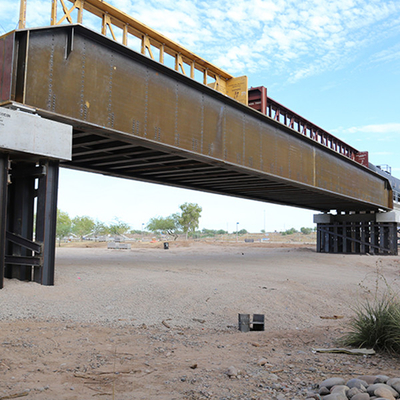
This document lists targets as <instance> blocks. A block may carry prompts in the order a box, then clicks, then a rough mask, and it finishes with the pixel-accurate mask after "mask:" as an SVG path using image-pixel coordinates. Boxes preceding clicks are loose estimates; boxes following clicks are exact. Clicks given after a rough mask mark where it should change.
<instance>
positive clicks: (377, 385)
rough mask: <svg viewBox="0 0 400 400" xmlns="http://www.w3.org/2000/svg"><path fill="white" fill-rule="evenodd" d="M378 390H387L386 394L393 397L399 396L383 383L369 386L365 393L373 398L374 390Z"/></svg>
mask: <svg viewBox="0 0 400 400" xmlns="http://www.w3.org/2000/svg"><path fill="white" fill-rule="evenodd" d="M379 388H383V389H387V390H388V393H391V394H392V396H393V397H398V396H399V394H398V393H397V392H396V390H394V389H393V388H392V387H391V386H389V385H386V384H385V383H374V384H373V385H369V386H368V388H367V392H368V394H369V395H370V396H375V395H376V390H377V389H379ZM381 397H382V396H381Z"/></svg>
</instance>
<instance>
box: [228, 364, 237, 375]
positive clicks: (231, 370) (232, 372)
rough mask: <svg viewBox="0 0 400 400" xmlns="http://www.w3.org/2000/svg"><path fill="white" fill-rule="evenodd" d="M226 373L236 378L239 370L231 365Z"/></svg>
mask: <svg viewBox="0 0 400 400" xmlns="http://www.w3.org/2000/svg"><path fill="white" fill-rule="evenodd" d="M226 374H227V375H228V376H229V378H236V377H237V376H238V375H239V370H238V369H237V368H236V367H234V366H233V365H232V366H230V367H229V368H228V370H227V371H226Z"/></svg>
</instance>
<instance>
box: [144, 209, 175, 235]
mask: <svg viewBox="0 0 400 400" xmlns="http://www.w3.org/2000/svg"><path fill="white" fill-rule="evenodd" d="M179 218H180V216H179V214H172V215H170V216H168V217H154V218H151V219H150V221H149V222H148V224H147V226H146V228H147V229H148V230H149V231H151V232H154V233H166V234H168V235H171V236H173V237H174V240H176V239H177V237H178V231H179Z"/></svg>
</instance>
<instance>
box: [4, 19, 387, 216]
mask: <svg viewBox="0 0 400 400" xmlns="http://www.w3.org/2000/svg"><path fill="white" fill-rule="evenodd" d="M0 42H1V46H2V48H3V49H4V54H5V55H4V60H8V61H7V62H4V63H3V69H4V71H8V72H7V74H5V75H4V74H3V80H2V98H1V100H2V101H4V102H7V101H16V102H20V103H23V104H28V105H30V106H32V107H34V108H35V109H36V110H37V112H38V113H39V114H40V115H42V116H44V117H46V118H50V119H54V120H58V121H62V122H66V123H68V124H71V125H73V126H74V142H73V155H72V161H71V162H63V163H62V165H63V166H66V167H70V168H76V169H81V170H86V171H93V172H100V173H103V174H108V175H113V176H120V177H125V178H130V179H138V180H143V181H149V182H157V183H161V184H165V185H172V186H179V187H185V188H192V189H197V190H202V191H209V192H213V193H220V194H227V195H231V196H238V197H243V198H249V199H255V200H261V201H269V202H275V203H279V204H287V205H293V206H298V207H304V208H309V209H314V210H321V211H329V210H331V209H338V210H343V211H362V210H367V211H377V210H379V209H391V208H392V207H393V199H392V192H391V187H390V184H389V183H388V180H387V179H384V178H383V177H382V176H379V175H378V174H376V173H374V172H373V171H370V170H368V169H367V168H365V167H363V166H362V165H360V164H358V163H356V162H354V161H353V160H351V159H349V158H348V157H345V156H344V155H343V154H338V153H337V152H336V151H334V149H331V148H330V147H329V146H322V145H321V144H320V143H318V142H316V141H314V140H312V139H310V138H309V137H306V136H305V135H299V133H298V132H297V131H295V130H293V129H292V128H291V127H288V126H285V125H284V124H282V123H280V122H278V121H276V120H274V119H273V118H269V117H268V116H265V115H262V114H261V113H258V112H256V111H255V110H253V109H251V108H249V107H248V106H245V105H243V104H240V103H238V102H237V101H235V100H233V99H230V98H229V97H227V96H224V95H222V94H221V93H218V92H217V91H215V90H212V89H210V88H208V87H207V86H204V85H203V84H200V83H198V82H196V81H195V80H193V79H191V78H190V77H186V76H184V75H182V74H178V73H177V72H176V71H174V70H171V69H170V68H168V67H165V66H164V65H162V64H160V63H158V62H156V61H153V60H151V59H149V58H148V57H144V56H143V55H141V54H139V53H137V52H135V51H133V50H131V49H129V48H127V47H126V46H123V45H121V44H118V43H116V42H115V41H113V40H110V39H108V38H106V37H105V36H103V35H99V34H97V33H95V32H93V31H91V30H88V29H86V28H84V27H83V26H81V25H62V26H54V27H49V28H40V29H31V30H25V31H18V32H15V33H12V34H11V35H9V36H6V37H3V39H2V40H1V41H0ZM10 52H11V53H12V54H13V56H12V57H11V56H10V55H9V53H10ZM12 59H13V60H14V61H13V62H11V60H12ZM7 77H10V79H9V80H7Z"/></svg>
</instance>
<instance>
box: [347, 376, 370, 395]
mask: <svg viewBox="0 0 400 400" xmlns="http://www.w3.org/2000/svg"><path fill="white" fill-rule="evenodd" d="M346 386H348V387H349V388H350V389H351V388H354V387H355V388H357V389H361V391H362V392H366V391H367V389H366V388H367V386H368V383H367V382H365V381H364V380H362V379H357V378H353V379H350V380H349V381H347V382H346Z"/></svg>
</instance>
